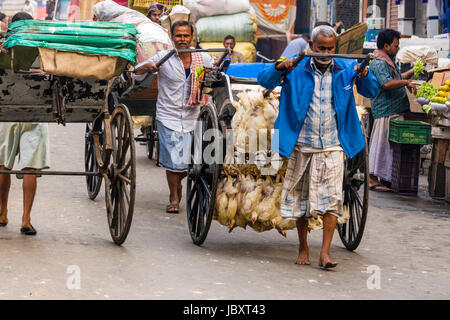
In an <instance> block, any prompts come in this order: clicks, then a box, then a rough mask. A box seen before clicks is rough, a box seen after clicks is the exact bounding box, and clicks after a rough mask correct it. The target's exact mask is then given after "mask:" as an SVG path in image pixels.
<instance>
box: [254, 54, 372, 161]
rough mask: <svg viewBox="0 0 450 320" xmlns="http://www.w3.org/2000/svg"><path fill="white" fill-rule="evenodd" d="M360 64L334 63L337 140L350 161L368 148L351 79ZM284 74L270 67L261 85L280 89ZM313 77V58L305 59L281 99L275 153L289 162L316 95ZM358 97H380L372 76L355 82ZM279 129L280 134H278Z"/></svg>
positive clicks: (262, 74)
mask: <svg viewBox="0 0 450 320" xmlns="http://www.w3.org/2000/svg"><path fill="white" fill-rule="evenodd" d="M357 64H358V63H357V62H356V61H354V60H348V59H334V69H333V75H332V77H333V101H334V108H335V110H336V116H337V127H338V138H339V142H340V144H341V147H342V148H343V149H344V152H345V154H346V155H347V157H348V158H353V157H354V156H356V155H357V154H358V153H359V152H360V151H361V150H362V149H363V148H364V146H365V139H364V135H363V133H362V130H361V124H360V122H359V118H358V113H357V112H356V106H355V99H354V97H353V83H352V77H353V76H354V74H355V72H354V71H353V69H354V67H355V65H357ZM282 74H283V72H280V71H277V70H276V69H275V64H273V65H271V66H268V67H267V68H265V69H264V70H263V71H261V72H260V73H259V74H258V83H259V84H260V85H261V86H263V87H265V88H267V89H273V88H275V87H276V86H279V85H280V81H281V76H282ZM314 85H315V82H314V73H313V70H312V68H311V58H304V59H303V60H302V61H300V63H299V64H298V65H297V67H295V69H294V70H292V71H291V72H290V73H289V74H288V76H287V77H286V79H285V81H284V84H283V87H282V89H281V96H280V111H279V114H278V118H277V120H276V121H275V135H274V137H273V138H272V145H271V147H272V149H273V150H275V151H276V152H278V153H279V154H280V155H282V156H283V157H286V158H288V157H289V156H290V155H291V153H292V150H294V147H295V144H296V143H297V138H298V135H299V133H300V130H301V129H302V126H303V122H304V120H305V117H306V112H307V111H308V108H309V105H310V102H311V99H312V96H313V93H314ZM356 87H357V90H358V93H360V94H362V95H363V96H365V97H367V98H372V97H375V96H376V95H377V93H378V82H377V80H376V78H375V76H374V75H373V74H372V73H371V72H369V74H368V75H367V77H365V78H359V77H357V78H356ZM277 129H278V130H277Z"/></svg>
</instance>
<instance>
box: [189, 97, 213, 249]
mask: <svg viewBox="0 0 450 320" xmlns="http://www.w3.org/2000/svg"><path fill="white" fill-rule="evenodd" d="M209 129H215V130H214V132H216V134H215V135H214V136H213V137H212V138H211V139H207V138H206V135H205V133H206V134H207V135H208V133H207V132H206V131H207V130H209ZM195 132H196V133H197V134H195V135H194V138H193V140H192V147H191V163H190V165H189V169H188V175H187V190H186V211H187V220H188V227H189V231H190V234H191V238H192V241H193V242H194V243H195V244H196V245H201V244H202V243H203V242H204V241H205V239H206V236H207V235H208V231H209V228H210V226H211V220H212V216H213V213H214V205H215V202H216V191H217V181H218V179H219V166H220V165H219V164H218V163H217V162H216V161H215V160H214V159H215V156H216V154H215V152H216V150H217V151H219V150H220V149H219V148H221V146H219V141H218V140H215V138H214V137H216V139H222V137H221V136H220V138H219V137H218V136H217V134H218V133H219V130H218V119H217V112H216V109H215V107H214V106H213V105H211V104H207V105H205V106H203V107H202V109H201V111H200V115H199V118H198V121H197V124H196V130H195ZM210 132H211V131H210ZM198 133H200V134H198ZM204 137H205V139H204ZM204 140H208V141H204ZM208 145H209V146H215V148H214V149H213V150H211V147H208V152H207V153H208V154H205V155H204V151H205V148H207V146H208ZM210 151H211V152H210ZM210 156H212V158H213V159H209V158H210Z"/></svg>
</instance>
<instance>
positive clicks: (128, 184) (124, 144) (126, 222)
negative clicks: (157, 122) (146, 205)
mask: <svg viewBox="0 0 450 320" xmlns="http://www.w3.org/2000/svg"><path fill="white" fill-rule="evenodd" d="M110 127H111V140H112V149H113V150H112V154H111V163H110V165H109V167H108V170H107V174H106V175H107V179H105V198H106V211H107V217H108V225H109V230H110V233H111V237H112V239H113V241H114V243H116V244H117V245H121V244H122V243H123V242H124V241H125V239H126V237H127V235H128V232H129V230H130V227H131V221H132V219H133V211H134V203H135V194H136V157H135V155H136V149H135V141H134V132H133V124H132V120H131V116H130V113H129V111H128V108H127V107H126V106H124V105H118V106H117V107H116V108H115V109H114V112H113V114H112V115H111V119H110Z"/></svg>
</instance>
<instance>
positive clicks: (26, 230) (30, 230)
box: [20, 226, 37, 236]
mask: <svg viewBox="0 0 450 320" xmlns="http://www.w3.org/2000/svg"><path fill="white" fill-rule="evenodd" d="M20 233H22V234H24V235H27V236H34V235H36V233H37V231H36V230H35V229H34V228H33V226H31V228H27V227H25V228H20Z"/></svg>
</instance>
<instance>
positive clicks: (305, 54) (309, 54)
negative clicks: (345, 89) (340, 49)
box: [264, 52, 374, 98]
mask: <svg viewBox="0 0 450 320" xmlns="http://www.w3.org/2000/svg"><path fill="white" fill-rule="evenodd" d="M305 57H312V58H341V59H364V61H363V62H362V63H361V65H360V66H359V69H358V70H357V71H356V72H355V74H354V75H353V77H352V80H354V79H355V78H356V76H357V75H358V74H359V73H361V72H363V71H364V69H365V68H366V67H367V65H368V64H369V62H370V60H371V59H373V57H374V55H373V54H372V53H370V54H339V53H319V52H301V53H300V54H299V55H298V57H296V58H295V59H294V68H295V67H296V66H297V64H299V62H300V61H302V60H303V58H305ZM288 74H289V71H285V72H284V73H283V75H282V76H281V82H280V85H283V82H284V80H285V79H286V77H287V75H288ZM272 91H273V89H270V90H269V89H267V90H266V91H265V92H264V98H267V97H268V96H269V95H270V94H271V93H272Z"/></svg>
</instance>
